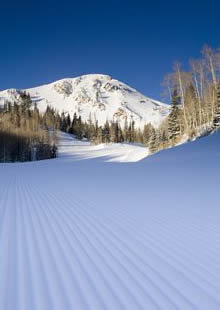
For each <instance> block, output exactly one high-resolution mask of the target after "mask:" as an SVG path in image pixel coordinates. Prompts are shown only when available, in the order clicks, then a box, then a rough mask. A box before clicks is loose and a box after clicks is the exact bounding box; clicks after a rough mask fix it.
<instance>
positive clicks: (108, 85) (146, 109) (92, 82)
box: [0, 74, 169, 128]
mask: <svg viewBox="0 0 220 310" xmlns="http://www.w3.org/2000/svg"><path fill="white" fill-rule="evenodd" d="M23 90H25V91H27V92H28V93H29V94H30V95H31V98H32V100H33V101H34V102H36V103H37V105H38V108H39V109H40V111H42V112H43V111H45V109H46V107H47V105H50V106H52V107H54V108H55V109H56V110H57V111H59V112H65V113H69V114H70V116H73V114H74V113H75V112H76V113H77V114H78V115H81V117H82V119H83V120H85V121H87V120H89V119H90V118H91V120H92V121H95V120H97V121H98V123H99V124H100V125H103V124H104V123H105V121H106V120H107V119H108V120H109V121H111V120H113V119H114V120H118V121H119V122H120V123H121V124H123V123H124V121H125V119H126V118H127V120H128V121H130V120H131V119H132V120H134V121H135V125H136V127H141V128H142V127H143V126H144V124H147V123H151V124H152V125H153V126H154V127H158V126H159V124H160V123H161V122H162V121H163V119H164V118H165V117H166V116H167V115H168V114H169V106H168V105H166V104H164V103H161V102H159V101H156V100H153V99H150V98H148V97H146V96H144V95H142V94H141V93H139V92H138V91H137V90H135V89H133V88H131V87H129V86H128V85H126V84H124V83H122V82H120V81H118V80H115V79H113V78H112V77H111V76H109V75H102V74H88V75H83V76H80V77H76V78H68V79H63V80H59V81H56V82H54V83H51V84H48V85H43V86H39V87H35V88H30V89H23ZM7 100H8V101H11V102H13V101H18V102H19V90H17V89H8V90H4V91H1V92H0V105H3V104H4V102H5V101H7Z"/></svg>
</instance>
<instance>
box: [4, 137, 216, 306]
mask: <svg viewBox="0 0 220 310" xmlns="http://www.w3.org/2000/svg"><path fill="white" fill-rule="evenodd" d="M63 138H64V140H65V141H63V149H62V148H61V151H62V152H61V153H60V157H59V158H57V159H54V160H46V161H42V162H32V163H24V164H19V163H16V164H1V165H0V309H2V310H30V309H31V310H48V309H53V310H61V309H65V310H75V309H76V310H112V309H114V310H124V309H126V310H207V309H208V310H219V309H220V297H219V292H220V244H219V242H218V240H220V229H219V227H220V225H219V216H220V209H219V207H218V206H217V205H218V203H215V204H214V203H213V202H212V200H211V199H212V197H215V199H216V198H218V190H217V186H216V184H217V183H216V180H218V177H219V176H218V171H217V172H216V174H215V171H214V170H212V171H211V173H212V174H211V176H212V178H213V183H212V188H213V191H212V192H211V194H210V195H212V196H211V198H210V197H209V200H210V201H211V202H212V203H211V202H210V205H209V207H207V206H202V204H201V202H200V204H201V205H199V203H198V204H197V205H195V206H194V205H193V204H192V203H191V204H190V202H191V200H190V197H189V200H186V201H188V203H189V205H187V203H184V205H181V202H180V203H179V205H178V206H177V205H176V202H175V201H173V202H172V200H169V196H171V195H172V194H173V193H172V192H171V191H170V192H169V189H167V191H168V194H169V195H168V194H167V193H166V192H165V191H160V192H159V193H158V195H161V196H163V195H164V197H162V200H164V201H166V199H168V203H167V204H166V205H163V203H157V200H156V199H153V198H154V197H153V195H156V194H157V190H158V189H157V188H156V190H155V186H158V179H159V178H162V181H161V183H160V189H161V188H162V186H163V185H164V184H163V181H164V180H165V181H166V179H167V178H169V174H168V172H169V169H170V168H169V167H168V168H166V169H165V168H163V169H165V171H166V173H167V174H166V178H163V175H162V173H161V172H160V169H162V168H161V167H162V164H160V161H159V160H158V159H157V160H155V161H154V160H151V159H149V160H146V161H144V162H142V163H136V164H126V163H123V164H119V163H112V162H108V163H106V162H104V159H103V158H102V159H88V160H83V161H82V160H78V159H82V157H83V158H85V157H90V156H91V157H95V156H103V155H105V156H108V157H107V159H108V160H110V161H111V159H114V160H119V161H120V160H122V157H121V156H124V157H123V158H124V159H126V158H127V159H128V158H130V159H129V160H131V159H132V157H130V156H131V153H129V154H128V155H129V156H128V157H126V154H125V153H126V152H125V153H123V154H124V155H123V154H122V149H118V150H117V149H111V148H110V149H109V150H107V149H101V148H100V150H98V148H97V147H96V148H94V147H93V146H88V145H87V146H86V145H81V144H79V145H77V144H76V141H75V142H74V141H73V139H72V138H71V139H69V140H68V139H67V137H66V136H64V137H63ZM192 148H193V147H192ZM192 150H193V149H192ZM128 151H129V150H128ZM131 151H132V152H133V151H134V148H132V150H131ZM65 152H66V153H65ZM123 152H124V150H123ZM168 152H170V154H171V155H172V154H173V153H172V152H174V154H175V152H177V154H178V155H179V156H180V153H178V150H177V149H176V150H169V151H168ZM107 153H108V154H107ZM165 154H166V153H165ZM77 156H78V157H77ZM111 156H112V157H111ZM138 156H139V155H138ZM163 156H164V155H162V154H161V155H158V157H155V158H159V159H160V158H162V159H163ZM171 157H172V156H171ZM176 157H177V156H176ZM135 158H137V157H135ZM215 158H216V160H219V157H218V156H215ZM76 159H77V160H76ZM105 159H106V158H105ZM127 159H126V160H127ZM165 159H166V158H165ZM165 162H166V160H165ZM205 163H206V165H208V162H207V161H206V162H205ZM172 164H173V163H171V165H172ZM157 165H161V166H160V167H159V168H158V169H157ZM194 165H195V164H194ZM203 165H204V163H203ZM151 166H153V168H151ZM163 169H162V170H163ZM191 169H193V168H192V167H191ZM136 171H137V172H136ZM152 171H153V172H152ZM155 171H156V172H155ZM196 172H197V171H192V175H194V174H196ZM154 173H156V177H155V180H156V182H155V181H152V182H153V185H151V179H152V178H153V176H154ZM179 173H183V172H180V170H178V174H177V175H176V178H183V175H181V176H179ZM148 174H149V175H148ZM141 176H142V181H143V180H144V182H145V179H146V182H145V183H143V184H142V183H141V181H140V178H141ZM131 178H134V181H132V180H131ZM172 178H173V176H172ZM149 180H150V181H149ZM169 181H172V179H169ZM136 182H137V183H138V184H139V188H138V189H136V190H135V188H134V187H133V186H134V184H135V183H136ZM203 182H205V179H204V178H203ZM209 182H211V180H209ZM205 185H206V184H205ZM205 185H204V187H203V191H205V189H206V187H205ZM214 185H215V186H216V188H214ZM200 186H202V183H201V184H200ZM146 188H147V191H146ZM197 190H198V189H197ZM209 190H210V189H209ZM176 191H179V195H180V197H181V198H184V196H183V195H182V196H181V194H183V190H181V188H176ZM184 191H185V189H184ZM203 191H200V189H199V190H198V193H199V195H202V194H203ZM119 192H121V193H120V194H119ZM151 192H152V193H151ZM191 194H193V191H192V192H191ZM139 195H142V199H139ZM147 195H152V196H150V197H151V199H148V200H147V199H146V200H145V198H146V196H147ZM206 195H208V193H206ZM114 196H115V197H114ZM133 196H134V198H135V199H133ZM143 197H144V198H143ZM152 197H153V198H152ZM178 197H179V196H178ZM196 198H197V199H198V196H197V197H196ZM203 199H205V196H203ZM213 199H214V198H213ZM213 201H214V200H213ZM160 202H161V200H160ZM180 206H181V207H180Z"/></svg>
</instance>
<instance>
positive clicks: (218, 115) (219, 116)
mask: <svg viewBox="0 0 220 310" xmlns="http://www.w3.org/2000/svg"><path fill="white" fill-rule="evenodd" d="M213 128H214V129H215V130H216V129H219V128H220V82H219V83H218V85H217V102H216V108H215V117H214V120H213Z"/></svg>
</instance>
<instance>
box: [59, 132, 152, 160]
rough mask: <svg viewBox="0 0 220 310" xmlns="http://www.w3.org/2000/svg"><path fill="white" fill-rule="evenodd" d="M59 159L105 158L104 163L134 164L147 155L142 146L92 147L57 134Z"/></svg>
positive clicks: (147, 151)
mask: <svg viewBox="0 0 220 310" xmlns="http://www.w3.org/2000/svg"><path fill="white" fill-rule="evenodd" d="M59 137H60V143H59V157H68V158H70V159H71V160H72V158H73V156H74V157H77V158H78V159H88V158H95V157H105V158H106V161H115V162H136V161H139V160H141V159H143V158H145V157H146V156H148V155H149V150H148V149H147V148H146V147H144V146H143V145H141V144H140V145H138V144H131V143H130V144H129V143H108V144H98V145H93V144H91V143H90V142H87V141H80V140H77V139H74V138H73V136H71V135H68V134H66V133H64V132H60V133H59Z"/></svg>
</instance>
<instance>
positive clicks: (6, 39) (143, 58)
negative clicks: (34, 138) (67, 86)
mask: <svg viewBox="0 0 220 310" xmlns="http://www.w3.org/2000/svg"><path fill="white" fill-rule="evenodd" d="M4 2H5V3H4V4H3V3H1V18H0V33H1V45H0V89H5V88H10V87H15V88H28V87H32V86H36V85H40V84H44V83H49V82H52V81H54V80H57V79H61V78H64V77H73V76H78V75H80V74H85V73H106V74H110V75H112V76H113V77H115V78H117V79H120V80H122V81H124V82H126V83H128V84H129V85H131V86H133V87H135V88H137V89H138V90H140V91H141V92H143V93H144V94H146V95H148V96H151V97H154V98H155V99H160V93H161V87H160V83H161V81H162V79H163V76H164V75H165V74H166V73H167V72H169V71H170V70H171V69H172V63H173V62H174V61H175V60H179V61H180V62H183V63H186V62H187V61H188V58H190V57H193V58H197V57H199V54H200V49H201V47H202V46H203V44H204V43H207V44H210V45H211V46H213V47H214V48H215V47H218V46H220V36H219V30H220V29H219V28H220V27H219V26H220V4H218V1H215V0H213V1H207V0H204V1H193V0H191V1H188V0H185V1H181V2H180V1H175V2H174V1H148V0H145V1H139V0H136V1H135V0H133V1H130V0H127V1H124V0H118V1H115V0H106V1H104V0H102V1H99V0H97V1H96V0H94V1H86V0H84V1H80V0H77V1H74V0H72V1H65V0H63V1H44V2H43V1H41V0H39V1H30V0H29V1H22V0H21V1H10V3H9V4H6V1H4Z"/></svg>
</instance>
